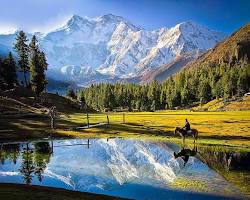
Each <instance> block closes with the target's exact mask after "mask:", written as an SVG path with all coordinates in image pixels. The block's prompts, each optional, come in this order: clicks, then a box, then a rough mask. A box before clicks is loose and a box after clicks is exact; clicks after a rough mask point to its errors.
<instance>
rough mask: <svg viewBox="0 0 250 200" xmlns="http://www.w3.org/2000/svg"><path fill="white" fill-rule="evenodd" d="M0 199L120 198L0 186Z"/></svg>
mask: <svg viewBox="0 0 250 200" xmlns="http://www.w3.org/2000/svg"><path fill="white" fill-rule="evenodd" d="M0 198H1V199H9V200H12V199H13V200H14V199H20V200H26V199H29V200H37V199H39V200H49V199H54V200H57V199H58V200H61V199H63V200H80V199H82V200H89V199H96V200H116V199H117V200H118V199H121V198H118V197H110V196H105V195H98V194H91V193H86V192H76V191H70V190H65V189H56V188H50V187H42V186H27V185H19V184H1V185H0Z"/></svg>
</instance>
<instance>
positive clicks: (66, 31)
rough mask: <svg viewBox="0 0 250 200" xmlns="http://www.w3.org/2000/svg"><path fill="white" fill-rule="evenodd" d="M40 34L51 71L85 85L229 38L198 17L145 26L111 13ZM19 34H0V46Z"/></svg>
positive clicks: (123, 76)
mask: <svg viewBox="0 0 250 200" xmlns="http://www.w3.org/2000/svg"><path fill="white" fill-rule="evenodd" d="M36 35H37V36H38V39H39V43H40V45H41V47H42V49H43V50H44V51H45V53H46V56H47V59H48V63H49V68H48V69H49V70H48V76H49V77H50V78H54V79H56V80H58V79H59V80H70V81H74V82H76V83H78V84H81V85H88V84H89V83H95V82H105V81H109V80H108V79H109V78H110V77H112V78H114V80H120V79H126V78H135V77H139V76H141V75H143V74H144V73H146V72H149V71H151V70H155V69H157V68H159V67H161V66H162V65H165V64H168V63H170V62H171V61H173V60H174V59H175V58H176V57H178V56H181V55H184V54H186V53H190V52H195V51H201V52H203V51H206V50H207V49H209V48H212V47H214V46H215V45H216V44H217V43H218V42H220V41H222V40H223V39H224V38H225V35H224V34H223V33H221V32H217V31H213V30H209V29H208V28H206V27H203V26H201V25H198V24H195V23H193V22H183V23H180V24H177V25H176V26H174V27H172V28H160V29H158V30H145V29H143V28H142V27H139V26H135V25H133V24H132V23H130V22H128V21H127V20H126V19H124V18H122V17H120V16H115V15H112V14H106V15H103V16H99V17H96V18H88V17H81V16H78V15H73V16H72V17H71V18H70V19H69V20H68V21H67V22H66V23H65V25H64V26H63V27H61V28H59V29H56V30H54V31H51V32H49V33H36ZM29 37H30V36H29ZM14 38H15V37H14V36H13V34H9V35H0V48H1V49H0V52H1V50H2V51H8V50H11V49H12V46H13V45H12V43H13V42H14ZM67 68H69V69H67ZM65 72H69V73H65Z"/></svg>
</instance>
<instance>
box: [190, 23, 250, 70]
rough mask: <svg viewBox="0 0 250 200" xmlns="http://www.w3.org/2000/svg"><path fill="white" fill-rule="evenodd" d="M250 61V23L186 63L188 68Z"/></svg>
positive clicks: (231, 64) (230, 64)
mask: <svg viewBox="0 0 250 200" xmlns="http://www.w3.org/2000/svg"><path fill="white" fill-rule="evenodd" d="M249 63H250V24H247V25H245V26H243V27H242V28H240V29H239V30H237V31H236V32H235V33H233V34H232V35H231V36H230V37H228V38H227V39H226V40H225V41H223V42H221V43H219V44H217V45H216V46H215V47H214V48H213V49H211V50H209V51H208V52H206V53H205V54H203V55H202V56H200V57H199V58H197V59H196V60H195V61H192V62H190V63H188V64H187V65H186V67H187V68H190V67H193V68H195V67H199V66H211V67H213V66H216V65H229V66H233V65H237V64H249Z"/></svg>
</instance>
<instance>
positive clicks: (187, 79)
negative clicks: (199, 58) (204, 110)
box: [71, 64, 250, 111]
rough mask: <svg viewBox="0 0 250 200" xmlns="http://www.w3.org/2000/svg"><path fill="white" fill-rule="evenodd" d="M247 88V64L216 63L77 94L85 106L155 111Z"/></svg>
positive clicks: (249, 76) (237, 93)
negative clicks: (145, 81) (163, 78)
mask: <svg viewBox="0 0 250 200" xmlns="http://www.w3.org/2000/svg"><path fill="white" fill-rule="evenodd" d="M249 88H250V65H247V64H243V65H237V66H232V67H230V66H227V65H219V66H216V67H198V68H195V69H185V70H182V71H181V72H180V73H178V74H176V75H175V76H171V77H170V78H168V79H167V80H166V81H165V82H163V83H161V84H160V83H158V82H157V81H154V82H152V83H150V84H147V85H138V84H132V83H128V84H121V83H115V84H109V83H101V84H96V85H91V86H90V87H89V88H85V89H82V90H80V91H78V92H77V96H78V98H79V99H81V101H84V102H86V104H87V105H88V106H89V107H91V108H93V109H95V110H100V111H101V110H105V109H106V108H108V109H109V110H114V109H117V108H120V109H124V108H126V109H128V110H130V111H131V110H133V109H136V110H138V111H155V110H161V109H173V108H175V107H178V106H181V107H185V106H189V105H192V104H194V103H206V102H208V101H210V100H212V99H215V98H224V99H225V100H226V99H228V98H231V97H233V96H242V95H243V94H244V93H246V92H248V91H249ZM71 92H72V91H71Z"/></svg>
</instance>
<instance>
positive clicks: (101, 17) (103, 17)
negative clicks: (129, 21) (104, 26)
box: [96, 13, 126, 21]
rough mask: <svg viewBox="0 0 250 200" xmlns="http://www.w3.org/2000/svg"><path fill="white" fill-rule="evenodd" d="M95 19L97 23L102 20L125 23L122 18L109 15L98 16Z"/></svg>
mask: <svg viewBox="0 0 250 200" xmlns="http://www.w3.org/2000/svg"><path fill="white" fill-rule="evenodd" d="M96 19H97V21H102V20H105V21H110V20H111V21H126V20H125V19H124V18H123V17H121V16H117V15H113V14H111V13H108V14H105V15H102V16H99V17H97V18H96Z"/></svg>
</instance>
